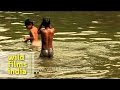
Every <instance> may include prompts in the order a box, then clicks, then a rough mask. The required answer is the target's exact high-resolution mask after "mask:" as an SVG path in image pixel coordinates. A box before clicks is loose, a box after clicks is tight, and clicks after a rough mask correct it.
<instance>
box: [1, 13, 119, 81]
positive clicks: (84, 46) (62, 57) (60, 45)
mask: <svg viewBox="0 0 120 90" xmlns="http://www.w3.org/2000/svg"><path fill="white" fill-rule="evenodd" d="M44 16H47V17H50V18H51V21H52V26H54V27H55V29H56V33H55V37H54V43H53V45H54V57H53V58H51V59H50V58H39V55H40V47H39V48H37V49H36V48H34V49H32V48H31V47H30V43H29V42H28V43H24V42H23V36H25V35H27V34H28V31H27V30H26V29H25V26H24V20H25V19H27V18H30V19H32V20H33V21H34V23H35V26H37V27H38V26H39V24H40V20H41V18H42V17H44ZM61 16H62V17H61ZM119 18H120V12H82V11H81V12H77V11H76V12H73V11H71V12H52V11H51V12H50V11H48V12H47V11H46V12H27V11H26V12H25V11H24V12H9V11H8V12H6V11H3V12H0V32H1V33H0V51H33V52H35V56H34V58H35V69H36V71H37V73H36V74H35V78H85V79H86V78H87V79H88V78H95V79H96V78H119V77H120V76H119V74H120V73H119V72H118V71H119V69H120V61H119V60H120V52H119V51H120V42H119V41H120V31H119V30H120V27H119V23H120V19H119ZM39 39H40V38H39Z"/></svg>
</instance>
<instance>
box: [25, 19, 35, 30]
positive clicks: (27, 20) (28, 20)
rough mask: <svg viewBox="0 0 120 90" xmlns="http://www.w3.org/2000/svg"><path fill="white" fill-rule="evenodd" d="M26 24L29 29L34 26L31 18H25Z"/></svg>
mask: <svg viewBox="0 0 120 90" xmlns="http://www.w3.org/2000/svg"><path fill="white" fill-rule="evenodd" d="M25 26H26V28H27V29H31V28H32V26H33V22H32V21H30V19H26V20H25Z"/></svg>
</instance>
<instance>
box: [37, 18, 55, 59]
mask: <svg viewBox="0 0 120 90" xmlns="http://www.w3.org/2000/svg"><path fill="white" fill-rule="evenodd" d="M42 27H44V28H42ZM54 32H55V29H54V28H51V22H50V19H49V18H43V21H42V23H41V25H40V28H39V29H38V33H39V34H41V42H42V48H41V54H40V56H41V57H53V36H54Z"/></svg>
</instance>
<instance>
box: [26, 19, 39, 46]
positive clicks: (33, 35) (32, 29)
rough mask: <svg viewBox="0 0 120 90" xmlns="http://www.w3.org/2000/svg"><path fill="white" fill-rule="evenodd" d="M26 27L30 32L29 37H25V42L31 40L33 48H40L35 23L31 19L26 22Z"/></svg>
mask: <svg viewBox="0 0 120 90" xmlns="http://www.w3.org/2000/svg"><path fill="white" fill-rule="evenodd" d="M25 26H26V28H27V29H28V30H29V36H25V37H24V39H25V42H27V41H28V40H30V42H31V43H32V46H40V45H39V42H38V29H37V28H36V27H35V26H34V24H33V22H32V21H30V20H29V19H26V20H25Z"/></svg>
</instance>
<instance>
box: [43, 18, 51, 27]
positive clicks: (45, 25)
mask: <svg viewBox="0 0 120 90" xmlns="http://www.w3.org/2000/svg"><path fill="white" fill-rule="evenodd" d="M50 24H51V22H50V18H43V20H42V25H43V26H44V27H50Z"/></svg>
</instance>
